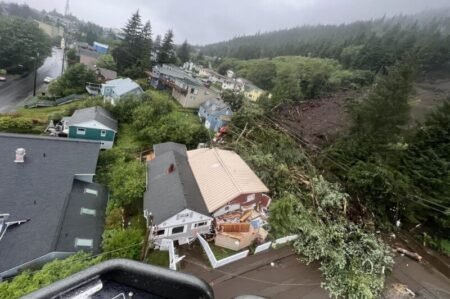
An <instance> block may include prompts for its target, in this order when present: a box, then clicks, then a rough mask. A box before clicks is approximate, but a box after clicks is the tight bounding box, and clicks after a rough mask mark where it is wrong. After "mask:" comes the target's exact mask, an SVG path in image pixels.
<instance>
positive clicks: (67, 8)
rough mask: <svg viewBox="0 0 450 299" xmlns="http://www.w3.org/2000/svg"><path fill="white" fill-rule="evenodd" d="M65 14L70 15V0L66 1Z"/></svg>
mask: <svg viewBox="0 0 450 299" xmlns="http://www.w3.org/2000/svg"><path fill="white" fill-rule="evenodd" d="M64 15H65V16H66V17H67V16H69V15H70V7H69V0H67V1H66V9H65V11H64Z"/></svg>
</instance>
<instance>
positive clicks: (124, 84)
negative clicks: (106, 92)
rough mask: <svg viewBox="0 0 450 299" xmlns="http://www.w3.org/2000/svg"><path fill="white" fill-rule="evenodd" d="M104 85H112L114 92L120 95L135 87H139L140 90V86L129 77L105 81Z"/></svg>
mask: <svg viewBox="0 0 450 299" xmlns="http://www.w3.org/2000/svg"><path fill="white" fill-rule="evenodd" d="M104 85H107V86H112V87H113V89H114V93H115V94H116V95H118V96H122V95H124V94H126V93H129V92H131V91H133V90H135V89H140V90H141V92H142V88H141V87H140V86H139V84H137V83H136V82H134V81H133V80H131V79H130V78H121V79H115V80H110V81H106V83H105V84H104Z"/></svg>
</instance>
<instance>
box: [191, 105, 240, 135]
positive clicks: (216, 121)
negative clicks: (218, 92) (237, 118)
mask: <svg viewBox="0 0 450 299" xmlns="http://www.w3.org/2000/svg"><path fill="white" fill-rule="evenodd" d="M232 115H233V112H232V111H231V108H230V106H228V105H227V104H225V103H224V102H223V101H222V100H220V99H210V100H207V101H206V102H204V103H203V104H201V105H200V108H199V110H198V116H199V117H200V119H201V120H202V122H203V123H204V125H205V127H206V128H207V129H209V130H213V131H214V132H218V131H219V130H220V128H222V127H224V126H226V125H227V124H228V123H229V122H230V120H231V116H232Z"/></svg>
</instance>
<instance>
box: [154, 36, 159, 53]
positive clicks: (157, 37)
mask: <svg viewBox="0 0 450 299" xmlns="http://www.w3.org/2000/svg"><path fill="white" fill-rule="evenodd" d="M153 47H154V49H155V50H156V51H159V50H160V49H161V35H160V34H158V35H157V36H156V38H155V41H154V42H153Z"/></svg>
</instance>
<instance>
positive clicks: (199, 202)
mask: <svg viewBox="0 0 450 299" xmlns="http://www.w3.org/2000/svg"><path fill="white" fill-rule="evenodd" d="M153 151H154V159H153V160H151V161H150V162H148V164H147V173H148V174H147V191H146V192H145V194H144V216H145V218H146V219H147V226H148V228H149V230H150V239H151V240H152V241H153V242H155V243H156V244H160V243H161V240H162V239H171V240H175V241H177V242H178V244H186V243H189V242H191V241H192V240H194V239H195V238H196V234H197V233H199V234H207V233H210V230H211V223H212V220H213V219H212V217H210V215H209V213H208V209H207V208H206V205H205V203H204V202H203V198H202V195H201V193H200V190H199V188H198V185H197V183H196V181H195V178H194V175H193V174H192V171H191V168H190V166H189V162H188V159H187V152H186V146H185V145H182V144H177V143H173V142H168V143H163V144H157V145H155V146H154V147H153Z"/></svg>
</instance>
